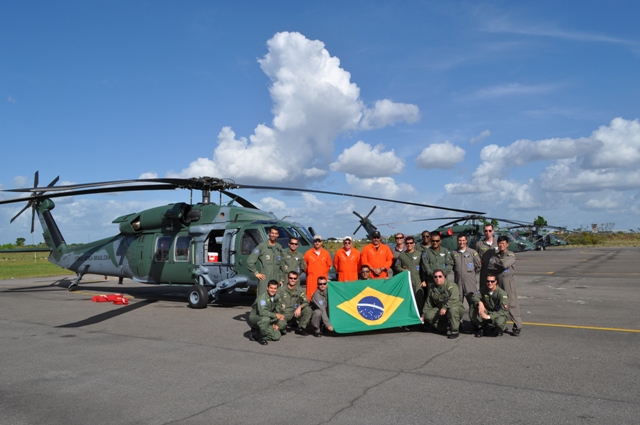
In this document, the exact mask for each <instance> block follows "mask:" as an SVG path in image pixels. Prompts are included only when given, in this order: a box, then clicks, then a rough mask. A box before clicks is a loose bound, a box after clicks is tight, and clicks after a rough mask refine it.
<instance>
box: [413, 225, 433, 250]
mask: <svg viewBox="0 0 640 425" xmlns="http://www.w3.org/2000/svg"><path fill="white" fill-rule="evenodd" d="M420 237H421V238H422V239H421V240H420V243H419V244H417V245H416V251H419V252H424V251H425V250H426V249H427V248H431V232H429V231H428V230H423V231H422V234H420Z"/></svg>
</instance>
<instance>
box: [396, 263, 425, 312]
mask: <svg viewBox="0 0 640 425" xmlns="http://www.w3.org/2000/svg"><path fill="white" fill-rule="evenodd" d="M421 254H422V253H421V252H418V251H413V252H412V253H409V252H407V251H403V252H402V253H401V254H400V256H399V257H398V259H397V260H396V266H395V268H396V270H399V271H401V272H402V271H404V270H408V271H409V274H410V275H411V286H413V293H414V294H415V297H416V305H417V306H418V311H422V308H423V307H424V294H425V291H426V289H427V288H422V287H421V286H420V284H421V283H422V277H421V273H420V262H421V260H422V255H421Z"/></svg>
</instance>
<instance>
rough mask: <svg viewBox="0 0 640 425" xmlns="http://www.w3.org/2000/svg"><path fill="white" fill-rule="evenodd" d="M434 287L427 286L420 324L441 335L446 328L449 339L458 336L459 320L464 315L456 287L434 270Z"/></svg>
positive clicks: (441, 272)
mask: <svg viewBox="0 0 640 425" xmlns="http://www.w3.org/2000/svg"><path fill="white" fill-rule="evenodd" d="M433 280H434V282H435V284H434V285H431V286H429V292H428V293H427V299H426V300H425V304H424V310H423V311H422V318H421V319H422V322H423V323H424V324H425V325H427V324H429V325H431V326H433V327H434V328H435V329H437V330H438V331H440V332H441V333H446V332H447V326H448V327H449V329H451V333H450V334H449V336H448V338H449V339H454V338H457V337H458V336H459V335H460V319H461V318H462V315H463V314H464V306H463V305H462V301H461V300H460V291H458V286H457V285H456V284H455V283H453V282H449V281H445V277H444V272H443V271H442V270H440V269H436V270H434V272H433Z"/></svg>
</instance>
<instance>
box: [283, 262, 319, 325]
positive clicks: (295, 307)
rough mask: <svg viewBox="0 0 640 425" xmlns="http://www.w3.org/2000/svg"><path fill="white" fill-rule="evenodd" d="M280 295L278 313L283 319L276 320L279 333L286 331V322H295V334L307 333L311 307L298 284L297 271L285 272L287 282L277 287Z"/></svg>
mask: <svg viewBox="0 0 640 425" xmlns="http://www.w3.org/2000/svg"><path fill="white" fill-rule="evenodd" d="M278 295H279V296H280V313H282V314H283V315H284V320H282V321H280V322H278V327H279V328H280V333H282V334H283V335H284V334H286V333H287V324H289V323H291V322H297V324H298V329H297V331H296V333H297V334H299V335H302V336H307V335H309V334H308V333H307V326H308V325H309V320H311V314H312V313H313V312H312V311H311V307H309V299H308V298H307V294H306V293H305V291H304V290H303V289H302V288H301V287H300V286H299V285H298V273H297V272H295V271H293V270H292V271H290V272H289V273H288V274H287V283H286V284H284V285H282V286H281V287H280V289H278Z"/></svg>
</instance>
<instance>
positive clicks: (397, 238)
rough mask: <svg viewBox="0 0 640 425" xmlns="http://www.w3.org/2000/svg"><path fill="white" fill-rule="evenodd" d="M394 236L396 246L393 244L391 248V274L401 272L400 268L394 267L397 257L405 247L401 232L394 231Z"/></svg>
mask: <svg viewBox="0 0 640 425" xmlns="http://www.w3.org/2000/svg"><path fill="white" fill-rule="evenodd" d="M394 238H395V241H396V246H394V247H393V249H392V250H391V252H393V265H392V266H391V271H392V272H393V275H396V274H398V273H400V272H402V270H401V269H398V268H396V264H397V261H398V257H399V256H400V254H402V252H403V251H404V250H406V249H407V247H406V245H405V240H404V235H403V234H402V233H396V234H395V236H394Z"/></svg>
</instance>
